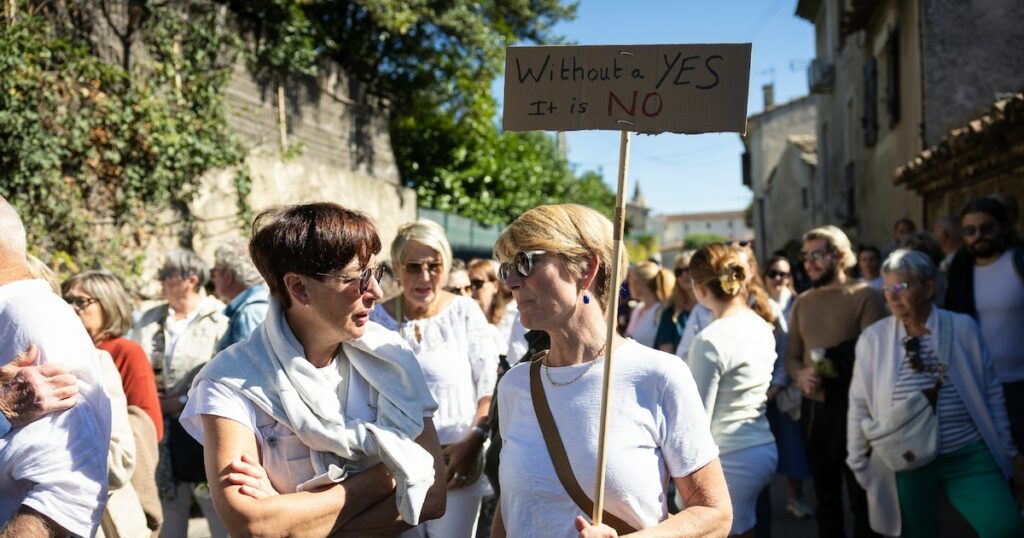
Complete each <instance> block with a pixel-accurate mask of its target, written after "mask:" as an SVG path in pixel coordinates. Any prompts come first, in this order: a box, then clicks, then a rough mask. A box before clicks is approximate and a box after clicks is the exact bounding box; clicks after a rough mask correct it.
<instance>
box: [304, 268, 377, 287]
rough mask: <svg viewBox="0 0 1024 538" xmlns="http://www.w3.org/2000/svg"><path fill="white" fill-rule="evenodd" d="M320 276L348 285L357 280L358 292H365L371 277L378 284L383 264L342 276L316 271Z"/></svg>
mask: <svg viewBox="0 0 1024 538" xmlns="http://www.w3.org/2000/svg"><path fill="white" fill-rule="evenodd" d="M317 274H318V275H320V276H327V277H331V278H336V279H338V280H340V281H341V282H342V284H345V285H348V284H351V283H353V282H355V281H357V280H358V281H359V293H366V290H368V289H370V279H371V278H372V279H373V280H374V281H376V282H377V283H378V284H380V279H381V278H382V277H383V276H384V264H378V265H376V266H374V267H366V268H365V269H363V270H362V271H359V276H342V275H335V274H331V273H317Z"/></svg>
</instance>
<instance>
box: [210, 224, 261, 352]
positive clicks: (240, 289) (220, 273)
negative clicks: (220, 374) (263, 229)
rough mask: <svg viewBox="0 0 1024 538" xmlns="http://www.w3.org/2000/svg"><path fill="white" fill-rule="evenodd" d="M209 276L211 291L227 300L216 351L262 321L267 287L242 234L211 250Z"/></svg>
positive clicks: (240, 337) (242, 337)
mask: <svg viewBox="0 0 1024 538" xmlns="http://www.w3.org/2000/svg"><path fill="white" fill-rule="evenodd" d="M210 280H211V281H212V282H213V293H214V294H215V295H216V296H217V298H218V299H220V300H221V301H224V302H225V303H227V307H225V308H224V315H225V316H227V317H228V330H227V332H226V333H224V337H223V338H221V339H220V342H218V343H217V351H223V350H225V349H227V348H228V346H230V345H231V344H235V343H237V342H241V341H243V340H245V339H246V338H249V335H250V334H252V331H253V330H254V329H255V328H256V327H257V326H258V325H259V324H260V323H263V320H264V319H265V318H266V317H267V309H269V308H270V290H269V289H267V284H266V283H265V282H264V281H263V277H262V276H260V272H259V270H258V269H256V265H255V264H253V263H252V258H250V257H249V242H248V241H246V240H245V239H242V238H241V237H232V238H230V239H227V240H225V241H224V242H223V243H221V244H220V246H218V247H217V250H215V251H214V252H213V269H210Z"/></svg>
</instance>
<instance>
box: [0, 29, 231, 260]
mask: <svg viewBox="0 0 1024 538" xmlns="http://www.w3.org/2000/svg"><path fill="white" fill-rule="evenodd" d="M61 22H62V23H68V21H61ZM140 25H141V26H140V28H139V30H140V31H141V36H142V37H143V43H142V44H141V45H140V46H145V47H146V48H147V52H148V55H149V56H150V57H151V58H152V61H151V62H148V63H147V64H146V66H145V68H144V69H143V68H138V69H136V70H135V71H134V72H132V73H128V72H126V71H124V70H123V69H122V68H121V67H119V66H115V65H112V64H109V63H105V62H103V61H101V60H100V59H99V58H97V57H96V56H94V55H93V54H92V53H91V50H90V44H89V43H86V42H82V41H78V40H76V39H75V38H74V37H73V35H74V33H72V32H67V31H65V29H64V28H65V27H64V26H61V28H58V27H57V24H55V23H54V22H53V21H51V20H47V19H44V18H42V17H41V16H38V15H31V14H28V13H25V12H21V13H20V15H19V18H18V19H17V20H16V21H15V22H14V23H13V24H4V25H3V26H0V194H2V195H3V196H5V197H6V198H7V199H8V200H9V201H10V202H11V203H12V204H13V205H14V206H15V208H16V209H17V210H18V212H19V214H20V215H21V216H22V219H23V220H24V222H25V225H26V229H27V231H28V234H29V244H30V249H31V250H32V251H34V252H36V253H39V254H41V255H42V256H41V257H43V258H44V259H50V260H51V263H52V264H54V265H59V267H58V269H63V270H65V271H77V270H81V269H85V268H89V267H94V266H99V265H103V266H105V267H108V268H110V269H112V270H115V271H118V272H121V273H122V274H126V275H129V274H132V273H137V272H138V270H139V268H140V265H139V264H140V260H141V252H140V246H141V245H142V244H143V243H144V242H145V240H146V238H147V237H148V236H149V235H150V234H151V233H153V232H154V227H155V225H156V222H157V221H156V216H157V215H156V214H157V213H158V212H159V211H161V210H163V209H166V208H168V207H172V208H177V209H179V210H182V209H184V208H186V207H187V204H188V202H189V201H190V200H192V198H193V197H194V195H195V194H196V188H197V185H198V184H199V181H200V178H201V176H202V175H203V174H204V173H206V172H207V171H209V170H212V169H218V168H224V167H231V166H235V165H238V164H240V163H242V161H243V159H244V157H245V150H244V147H243V146H242V144H241V143H240V141H239V139H238V138H237V137H236V136H235V135H234V134H233V132H232V131H231V130H230V129H229V127H228V125H227V121H226V119H227V111H226V108H225V105H224V101H223V97H222V94H223V90H224V88H225V86H226V85H227V83H228V81H229V79H230V76H231V72H230V71H231V66H232V64H233V63H234V61H235V58H236V57H237V51H238V46H239V42H238V40H237V38H232V37H229V36H226V35H225V34H224V33H223V32H222V31H220V30H219V29H218V26H217V22H216V20H215V18H214V16H213V15H196V16H194V17H192V18H190V19H186V18H185V17H184V16H182V15H181V14H179V13H178V12H176V11H172V10H170V9H157V10H156V11H153V12H151V16H150V17H148V18H147V19H146V20H145V21H142V22H140ZM175 41H177V42H178V44H179V47H180V48H177V49H176V48H175V46H174V42H175ZM176 75H177V76H178V78H177V80H180V86H179V85H178V84H176ZM236 185H238V186H239V187H241V188H240V189H239V192H240V193H241V192H247V190H246V189H245V187H246V185H250V187H249V189H251V181H249V182H248V183H247V180H246V178H245V177H241V178H240V179H238V180H237V181H236ZM61 260H63V262H62V261H61Z"/></svg>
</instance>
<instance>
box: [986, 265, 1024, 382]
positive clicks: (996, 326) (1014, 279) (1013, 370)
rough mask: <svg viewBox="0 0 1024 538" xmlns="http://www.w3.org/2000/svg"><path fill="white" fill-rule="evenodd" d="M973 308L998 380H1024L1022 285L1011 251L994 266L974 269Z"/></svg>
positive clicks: (1023, 301) (1023, 296) (1023, 306)
mask: <svg viewBox="0 0 1024 538" xmlns="http://www.w3.org/2000/svg"><path fill="white" fill-rule="evenodd" d="M974 306H975V308H977V310H978V325H980V326H981V336H982V338H983V339H984V340H985V345H986V346H988V351H989V353H991V354H992V363H993V365H995V367H996V374H997V375H998V376H999V380H1000V381H1002V382H1003V383H1010V382H1013V381H1020V380H1022V379H1024V346H1021V335H1022V334H1024V282H1022V281H1021V277H1020V276H1019V275H1018V274H1017V271H1016V270H1014V268H1013V249H1012V248H1009V249H1006V252H1004V253H1003V255H1002V256H1000V257H999V259H998V260H996V261H995V262H994V263H991V264H989V265H986V266H984V267H982V266H978V265H975V266H974Z"/></svg>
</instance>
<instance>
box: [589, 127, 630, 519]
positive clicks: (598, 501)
mask: <svg viewBox="0 0 1024 538" xmlns="http://www.w3.org/2000/svg"><path fill="white" fill-rule="evenodd" d="M630 135H631V133H630V132H629V131H625V130H624V131H622V132H621V133H620V134H619V181H618V184H617V186H616V193H615V220H614V221H613V222H612V226H613V228H612V239H613V240H614V241H615V246H614V248H613V251H612V267H611V270H612V282H611V284H612V287H611V290H609V291H610V300H609V301H608V335H607V336H606V337H605V345H604V350H605V351H604V381H603V383H602V387H601V429H600V434H599V435H600V436H599V437H598V439H597V473H596V476H597V482H596V483H595V486H594V487H595V490H596V491H594V513H593V514H591V515H592V518H593V522H594V525H600V524H601V515H602V514H603V513H604V479H605V467H606V463H607V460H608V411H609V407H610V406H609V403H610V402H611V394H612V357H613V356H614V349H613V347H612V341H613V339H614V338H615V325H616V321H617V320H618V311H619V288H621V286H622V275H620V274H619V268H620V267H621V266H622V264H621V263H619V260H620V259H621V258H622V250H623V242H622V233H623V230H624V229H625V224H626V177H627V175H628V174H629V141H630Z"/></svg>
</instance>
